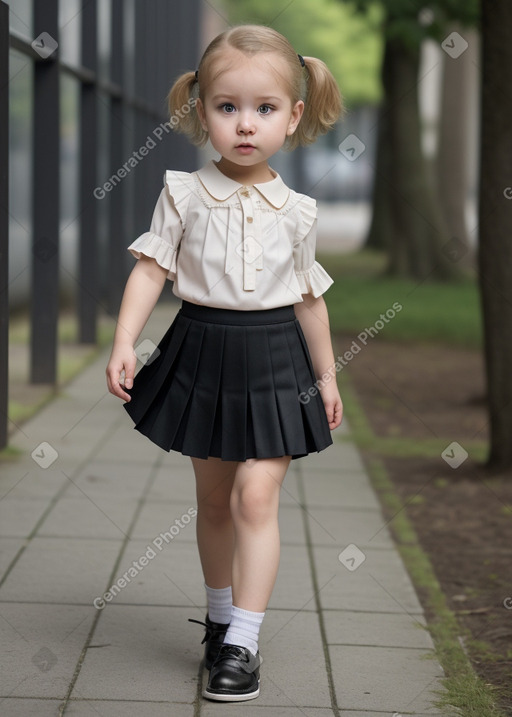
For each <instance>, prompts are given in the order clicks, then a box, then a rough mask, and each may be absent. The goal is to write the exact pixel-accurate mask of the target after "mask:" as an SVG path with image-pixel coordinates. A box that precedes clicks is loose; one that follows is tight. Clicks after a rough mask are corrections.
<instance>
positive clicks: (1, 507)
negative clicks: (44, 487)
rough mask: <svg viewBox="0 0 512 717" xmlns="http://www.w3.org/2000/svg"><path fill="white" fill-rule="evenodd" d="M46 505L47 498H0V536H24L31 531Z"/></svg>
mask: <svg viewBox="0 0 512 717" xmlns="http://www.w3.org/2000/svg"><path fill="white" fill-rule="evenodd" d="M47 507H48V500H47V499H44V498H33V499H32V500H26V499H22V498H11V497H10V496H7V498H4V499H3V500H0V536H1V537H8V538H24V537H26V536H28V535H30V533H31V532H32V530H33V528H34V526H35V525H36V524H37V522H38V520H39V518H40V517H41V516H42V515H43V513H44V511H45V510H46V508H47Z"/></svg>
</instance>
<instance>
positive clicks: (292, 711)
mask: <svg viewBox="0 0 512 717" xmlns="http://www.w3.org/2000/svg"><path fill="white" fill-rule="evenodd" d="M259 699H260V698H258V699H257V700H256V701H255V702H256V704H251V703H250V702H248V703H247V704H244V707H243V710H244V712H243V714H244V717H245V715H249V717H264V716H265V715H268V716H269V717H332V716H333V714H334V713H333V711H332V709H327V708H325V707H304V706H301V707H300V709H299V708H297V707H295V706H294V707H283V706H279V705H271V706H270V705H269V706H265V707H259V706H258V704H257V703H258V702H259ZM201 715H202V717H214V716H215V717H218V715H219V705H216V704H215V703H211V702H206V700H205V703H204V706H202V708H201ZM343 717H345V716H344V715H343ZM381 717H382V714H381Z"/></svg>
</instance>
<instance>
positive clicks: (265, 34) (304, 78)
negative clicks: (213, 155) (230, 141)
mask: <svg viewBox="0 0 512 717" xmlns="http://www.w3.org/2000/svg"><path fill="white" fill-rule="evenodd" d="M228 48H234V49H236V50H239V51H240V52H242V53H243V54H244V55H247V56H249V57H252V56H253V55H255V54H257V53H260V52H273V53H277V54H279V55H280V56H281V57H282V59H283V60H284V61H286V63H287V64H288V67H289V70H290V72H289V77H288V86H289V90H290V97H291V100H292V105H294V104H295V103H296V102H297V101H298V100H304V113H303V115H302V118H301V120H300V122H299V125H298V127H297V129H296V130H295V132H294V134H293V135H291V136H289V137H287V139H286V142H285V145H284V146H285V148H286V149H295V147H297V146H298V145H307V144H311V143H312V142H314V141H315V139H316V138H317V137H318V135H320V134H325V133H326V132H328V131H329V130H330V129H331V128H332V127H333V126H334V124H335V123H336V121H337V120H338V118H339V117H340V116H341V115H342V114H343V103H342V99H341V94H340V91H339V88H338V85H337V84H336V80H335V79H334V77H333V76H332V74H331V72H330V71H329V69H328V67H327V65H326V64H325V63H324V62H322V60H319V59H318V58H316V57H304V58H303V60H304V65H305V66H304V67H302V63H301V61H300V59H299V56H298V55H297V54H296V52H295V50H294V49H293V47H292V46H291V45H290V43H289V42H288V40H287V39H286V38H285V37H284V36H283V35H281V34H280V33H279V32H277V31H276V30H273V29H272V28H270V27H266V26H264V25H237V26H235V27H232V28H230V29H229V30H226V31H225V32H223V33H221V34H220V35H218V36H217V37H216V38H215V39H214V40H212V42H211V43H210V44H209V45H208V47H207V48H206V50H205V52H204V54H203V56H202V58H201V61H200V63H199V68H198V70H197V72H185V73H184V74H182V75H180V77H178V78H177V80H176V81H175V83H174V85H173V86H172V88H171V91H170V92H169V95H168V98H167V99H168V103H169V112H170V117H171V126H172V127H173V128H174V129H175V130H176V131H177V132H182V133H183V134H185V135H187V136H188V138H189V139H190V141H191V142H193V143H194V144H197V145H199V146H203V145H204V144H206V142H207V140H208V132H207V131H206V130H204V129H203V127H202V126H201V123H200V121H199V116H198V114H197V111H196V109H195V106H194V104H195V103H194V99H195V98H197V97H200V98H201V100H203V98H204V92H205V88H206V87H207V86H208V83H209V82H211V81H212V80H213V79H214V78H215V77H216V76H218V73H216V74H214V72H213V67H214V61H215V60H217V59H219V58H220V57H221V56H222V53H223V52H224V51H225V50H226V49H228ZM185 108H186V109H185Z"/></svg>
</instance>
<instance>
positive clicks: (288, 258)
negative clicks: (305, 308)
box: [128, 161, 333, 310]
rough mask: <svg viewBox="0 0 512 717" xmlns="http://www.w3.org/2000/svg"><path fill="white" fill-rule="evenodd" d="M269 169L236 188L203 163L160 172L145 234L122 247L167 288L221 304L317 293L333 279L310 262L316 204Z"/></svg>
mask: <svg viewBox="0 0 512 717" xmlns="http://www.w3.org/2000/svg"><path fill="white" fill-rule="evenodd" d="M273 173H274V174H275V178H274V179H273V180H271V181H269V182H264V183H262V184H255V185H253V186H243V185H242V184H239V183H238V182H235V181H234V180H232V179H230V178H229V177H227V176H226V175H224V174H223V173H222V172H221V171H220V170H219V169H218V168H217V166H216V165H215V163H214V162H213V161H212V162H209V163H208V164H207V165H206V166H205V167H203V169H200V170H199V171H197V172H193V173H192V174H189V173H188V172H172V171H170V170H168V171H167V172H166V173H165V176H164V189H162V192H161V194H160V196H159V198H158V201H157V203H156V206H155V210H154V213H153V219H152V221H151V226H150V229H149V232H145V233H144V234H141V236H139V237H138V238H137V239H136V240H135V241H134V242H133V243H132V244H131V245H130V246H129V247H128V250H129V251H130V252H131V253H132V254H133V255H134V256H135V257H137V259H138V258H139V257H140V255H141V254H144V255H146V256H149V257H153V258H154V259H156V261H157V262H158V264H160V266H162V267H164V268H165V269H167V271H168V276H167V278H168V279H170V280H171V281H174V286H173V293H174V294H175V295H176V296H178V297H180V298H181V299H185V300H186V301H190V302H191V303H193V304H202V305H204V306H212V307H217V308H223V309H241V310H254V309H272V308H276V307H278V306H287V305H289V304H295V303H298V302H301V301H303V299H302V294H312V295H313V296H314V297H317V296H320V295H321V294H323V293H324V291H326V290H327V289H328V288H329V286H331V284H332V283H333V280H332V279H331V277H330V276H329V275H328V274H327V272H326V271H325V270H324V269H323V268H322V266H320V264H319V263H318V262H316V261H315V245H316V213H317V209H316V202H315V200H314V199H312V198H311V197H308V196H306V195H304V194H297V193H296V192H294V191H293V190H291V189H289V188H288V187H287V186H286V185H285V184H284V182H283V180H282V179H281V177H280V176H279V175H278V174H277V173H275V172H273Z"/></svg>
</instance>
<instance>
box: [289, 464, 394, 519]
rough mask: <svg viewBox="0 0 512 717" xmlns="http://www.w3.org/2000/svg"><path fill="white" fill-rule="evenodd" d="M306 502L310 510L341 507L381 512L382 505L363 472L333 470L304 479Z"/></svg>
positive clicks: (307, 476) (309, 475) (307, 475)
mask: <svg viewBox="0 0 512 717" xmlns="http://www.w3.org/2000/svg"><path fill="white" fill-rule="evenodd" d="M303 486H304V493H305V496H306V502H307V504H308V506H309V507H310V508H316V507H323V506H327V507H330V508H332V507H334V506H336V507H339V508H345V509H351V508H370V509H372V508H373V509H375V510H380V504H379V501H378V500H377V497H376V495H375V491H374V490H373V488H372V486H371V483H370V481H369V479H368V477H367V476H366V474H365V473H363V472H361V471H345V470H342V469H333V470H331V471H325V470H324V471H322V472H318V473H315V475H311V474H309V473H308V474H306V475H305V476H304V479H303Z"/></svg>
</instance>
